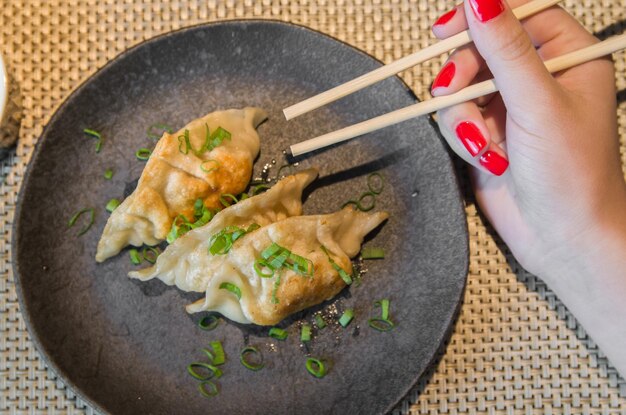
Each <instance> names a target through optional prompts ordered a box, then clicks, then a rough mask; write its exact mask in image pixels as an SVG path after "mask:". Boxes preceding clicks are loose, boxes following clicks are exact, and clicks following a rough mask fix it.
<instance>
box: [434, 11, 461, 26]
mask: <svg viewBox="0 0 626 415" xmlns="http://www.w3.org/2000/svg"><path fill="white" fill-rule="evenodd" d="M455 14H456V9H452V10H450V11H449V12H447V13H445V14H442V15H441V17H439V19H437V21H435V24H433V26H438V25H442V24H446V23H448V22H449V21H450V20H452V18H453V17H454V15H455Z"/></svg>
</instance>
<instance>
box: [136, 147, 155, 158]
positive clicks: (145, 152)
mask: <svg viewBox="0 0 626 415" xmlns="http://www.w3.org/2000/svg"><path fill="white" fill-rule="evenodd" d="M151 154H152V150H150V149H149V148H140V149H139V150H137V151H136V152H135V157H137V160H141V161H146V160H148V159H149V158H150V155H151Z"/></svg>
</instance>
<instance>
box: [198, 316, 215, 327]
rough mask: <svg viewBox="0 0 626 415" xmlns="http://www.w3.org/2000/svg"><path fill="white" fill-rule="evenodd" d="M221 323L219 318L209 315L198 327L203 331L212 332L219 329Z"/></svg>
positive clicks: (202, 319) (199, 322) (201, 320)
mask: <svg viewBox="0 0 626 415" xmlns="http://www.w3.org/2000/svg"><path fill="white" fill-rule="evenodd" d="M219 323H220V319H219V318H217V316H216V315H215V314H209V315H208V316H204V317H202V318H201V319H200V321H198V327H200V328H201V329H202V330H206V331H210V330H213V329H215V328H216V327H217V325H218V324H219Z"/></svg>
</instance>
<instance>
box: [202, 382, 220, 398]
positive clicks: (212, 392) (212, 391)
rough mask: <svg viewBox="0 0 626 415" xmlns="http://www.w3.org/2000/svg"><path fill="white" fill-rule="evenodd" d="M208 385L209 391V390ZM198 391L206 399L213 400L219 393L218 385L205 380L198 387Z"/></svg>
mask: <svg viewBox="0 0 626 415" xmlns="http://www.w3.org/2000/svg"><path fill="white" fill-rule="evenodd" d="M207 385H208V386H209V389H208V390H207ZM198 390H199V391H200V393H201V394H202V396H204V397H205V398H212V397H214V396H216V395H217V394H218V393H219V390H218V389H217V385H216V384H215V383H213V382H212V381H210V380H204V381H202V382H200V384H199V385H198Z"/></svg>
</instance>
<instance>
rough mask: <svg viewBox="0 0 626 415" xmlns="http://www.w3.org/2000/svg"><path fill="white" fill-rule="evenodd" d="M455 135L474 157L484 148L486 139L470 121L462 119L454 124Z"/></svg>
mask: <svg viewBox="0 0 626 415" xmlns="http://www.w3.org/2000/svg"><path fill="white" fill-rule="evenodd" d="M455 131H456V136H457V137H458V138H459V140H461V143H463V145H464V146H465V148H466V149H467V151H469V153H470V154H471V155H472V157H474V156H475V155H477V154H478V153H480V150H482V149H483V148H485V146H486V145H487V140H485V137H484V136H483V135H482V133H481V132H480V130H479V129H478V127H477V126H476V124H474V123H473V122H470V121H463V122H462V123H460V124H459V125H457V126H456V129H455Z"/></svg>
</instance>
